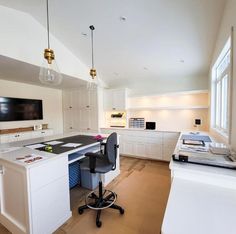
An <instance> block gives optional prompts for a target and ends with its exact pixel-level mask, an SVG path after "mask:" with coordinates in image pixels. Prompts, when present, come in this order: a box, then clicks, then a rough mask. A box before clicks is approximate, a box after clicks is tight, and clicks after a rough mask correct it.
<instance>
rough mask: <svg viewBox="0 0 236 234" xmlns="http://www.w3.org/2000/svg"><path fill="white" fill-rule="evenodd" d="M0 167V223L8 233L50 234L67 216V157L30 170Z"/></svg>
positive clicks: (5, 164) (5, 163)
mask: <svg viewBox="0 0 236 234" xmlns="http://www.w3.org/2000/svg"><path fill="white" fill-rule="evenodd" d="M0 165H1V168H2V170H1V172H2V173H1V175H0V205H1V206H0V222H1V223H2V224H3V225H4V226H6V227H7V229H8V230H9V231H11V232H12V233H17V234H18V233H19V234H23V233H24V234H42V233H43V234H50V233H52V232H54V231H55V230H56V229H57V228H58V227H59V226H60V225H62V224H63V223H64V222H65V221H66V220H68V219H69V218H70V217H71V211H70V195H69V178H68V158H67V156H64V157H58V158H57V159H53V160H51V161H47V162H46V163H43V164H41V165H38V166H34V167H31V168H24V167H19V166H17V165H12V164H10V163H8V162H6V161H3V160H1V159H0ZM66 188H68V189H66ZM16 194H17V195H16Z"/></svg>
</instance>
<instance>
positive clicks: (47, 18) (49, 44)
mask: <svg viewBox="0 0 236 234" xmlns="http://www.w3.org/2000/svg"><path fill="white" fill-rule="evenodd" d="M47 31H48V49H50V41H49V10H48V0H47Z"/></svg>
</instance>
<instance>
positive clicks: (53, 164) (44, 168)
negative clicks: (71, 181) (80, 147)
mask: <svg viewBox="0 0 236 234" xmlns="http://www.w3.org/2000/svg"><path fill="white" fill-rule="evenodd" d="M29 170H30V172H29V177H30V178H29V179H30V186H31V191H35V190H37V189H39V188H41V187H43V186H45V185H47V184H49V183H51V182H53V181H55V180H57V179H59V178H61V177H63V176H65V175H68V158H67V157H66V156H65V157H60V156H58V158H56V159H54V160H51V161H47V163H45V164H41V165H39V166H38V167H32V168H30V169H29Z"/></svg>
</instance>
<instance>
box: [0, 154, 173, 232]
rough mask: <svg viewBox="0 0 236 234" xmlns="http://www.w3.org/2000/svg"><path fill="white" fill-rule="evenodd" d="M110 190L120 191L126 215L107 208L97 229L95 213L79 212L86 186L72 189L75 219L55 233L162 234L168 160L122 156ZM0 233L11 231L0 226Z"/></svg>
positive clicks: (120, 201)
mask: <svg viewBox="0 0 236 234" xmlns="http://www.w3.org/2000/svg"><path fill="white" fill-rule="evenodd" d="M107 188H108V189H110V190H112V191H114V192H116V193H117V194H118V199H117V204H118V205H120V206H122V207H123V208H124V209H125V214H124V215H120V213H119V211H116V210H113V209H106V210H104V211H102V214H101V221H102V227H101V228H97V227H96V223H95V219H96V212H94V211H92V210H86V211H85V212H84V213H83V214H82V215H79V214H78V212H77V208H78V206H80V205H83V204H84V197H85V195H86V194H87V193H88V192H89V190H87V189H82V188H74V189H72V190H71V207H72V213H73V215H72V218H71V219H69V220H68V221H67V222H66V223H65V224H64V225H62V226H61V227H60V228H59V229H58V230H57V231H56V232H54V234H65V233H66V234H78V233H82V234H111V233H112V234H159V233H160V228H161V224H162V220H163V216H164V212H165V207H166V203H167V199H168V194H169V190H170V171H169V168H168V163H165V162H158V161H151V160H142V159H136V158H130V157H124V156H123V157H121V174H120V175H119V176H118V177H117V178H116V179H115V180H114V181H112V182H111V183H110V184H109V186H108V187H107ZM0 233H1V234H9V232H8V231H7V230H6V229H5V228H4V227H2V226H1V225H0Z"/></svg>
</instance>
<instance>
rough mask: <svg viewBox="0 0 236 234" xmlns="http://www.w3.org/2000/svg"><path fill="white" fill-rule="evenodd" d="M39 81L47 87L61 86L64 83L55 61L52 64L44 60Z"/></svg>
mask: <svg viewBox="0 0 236 234" xmlns="http://www.w3.org/2000/svg"><path fill="white" fill-rule="evenodd" d="M39 80H40V81H41V83H43V84H46V85H59V84H60V83H61V82H62V75H61V73H60V71H59V69H58V66H57V63H56V61H55V60H53V61H52V62H51V64H50V63H48V61H47V60H46V59H44V62H43V64H42V66H41V67H40V72H39Z"/></svg>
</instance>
